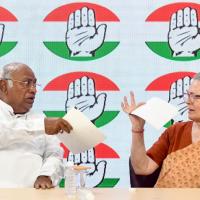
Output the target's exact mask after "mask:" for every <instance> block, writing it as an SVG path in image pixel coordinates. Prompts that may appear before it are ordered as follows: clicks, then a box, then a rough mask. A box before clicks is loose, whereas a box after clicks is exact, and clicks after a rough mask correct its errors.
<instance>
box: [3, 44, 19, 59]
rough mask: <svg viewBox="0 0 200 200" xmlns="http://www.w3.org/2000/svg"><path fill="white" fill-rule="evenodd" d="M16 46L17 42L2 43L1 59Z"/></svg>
mask: <svg viewBox="0 0 200 200" xmlns="http://www.w3.org/2000/svg"><path fill="white" fill-rule="evenodd" d="M16 45H17V42H2V43H1V44H0V57H1V56H4V55H5V54H7V53H8V52H10V51H11V50H12V49H14V48H15V46H16Z"/></svg>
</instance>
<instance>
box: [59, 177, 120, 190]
mask: <svg viewBox="0 0 200 200" xmlns="http://www.w3.org/2000/svg"><path fill="white" fill-rule="evenodd" d="M118 182H119V178H104V179H103V181H102V183H100V184H99V185H97V187H98V188H100V187H101V188H105V187H110V188H112V187H114V186H115V185H116V184H117V183H118ZM59 187H60V188H64V187H65V179H64V178H63V179H62V180H61V181H60V183H59Z"/></svg>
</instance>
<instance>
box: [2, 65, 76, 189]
mask: <svg viewBox="0 0 200 200" xmlns="http://www.w3.org/2000/svg"><path fill="white" fill-rule="evenodd" d="M0 76H1V77H0V109H1V112H0V119H1V120H0V187H33V186H34V187H35V188H42V189H46V188H52V187H54V186H56V185H57V184H58V183H59V180H60V179H61V178H62V177H63V166H62V150H61V149H60V146H59V140H58V139H57V137H56V136H53V135H54V134H57V133H59V132H63V131H65V132H68V133H69V132H70V130H71V129H72V127H71V125H70V124H69V123H68V122H67V121H65V120H64V119H62V118H45V117H44V116H40V115H38V114H35V113H33V112H32V111H30V109H31V107H32V105H33V103H34V99H35V95H36V92H37V90H36V87H37V85H38V84H37V79H36V77H35V75H34V73H33V71H32V70H31V68H29V67H28V66H27V65H25V64H22V63H11V64H8V65H5V66H4V67H3V69H2V71H1V75H0ZM45 133H46V134H45Z"/></svg>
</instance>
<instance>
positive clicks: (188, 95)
mask: <svg viewBox="0 0 200 200" xmlns="http://www.w3.org/2000/svg"><path fill="white" fill-rule="evenodd" d="M183 98H184V101H185V102H187V101H188V100H190V101H191V102H194V101H196V100H200V94H193V93H189V92H188V93H185V94H184V95H183Z"/></svg>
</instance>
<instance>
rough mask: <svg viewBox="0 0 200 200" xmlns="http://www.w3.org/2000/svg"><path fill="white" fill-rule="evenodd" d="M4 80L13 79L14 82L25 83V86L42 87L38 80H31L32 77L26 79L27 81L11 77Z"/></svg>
mask: <svg viewBox="0 0 200 200" xmlns="http://www.w3.org/2000/svg"><path fill="white" fill-rule="evenodd" d="M4 80H10V81H13V82H18V83H21V84H23V87H24V88H27V89H29V88H32V87H34V88H36V87H41V84H38V83H37V82H34V80H31V79H28V80H25V81H20V80H16V79H11V78H4Z"/></svg>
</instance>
